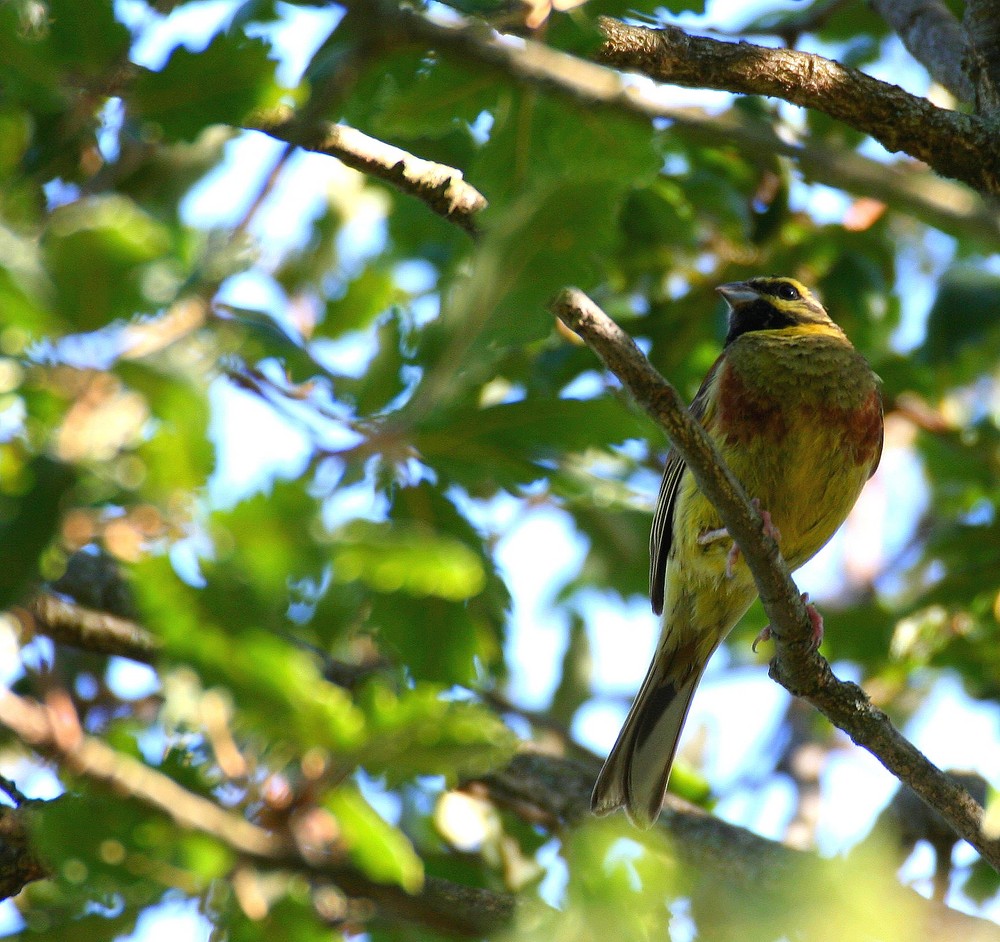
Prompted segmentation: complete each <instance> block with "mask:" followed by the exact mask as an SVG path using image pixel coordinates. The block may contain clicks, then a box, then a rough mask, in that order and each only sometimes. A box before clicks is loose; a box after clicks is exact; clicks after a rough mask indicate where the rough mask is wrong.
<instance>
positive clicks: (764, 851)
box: [465, 753, 1000, 942]
mask: <svg viewBox="0 0 1000 942" xmlns="http://www.w3.org/2000/svg"><path fill="white" fill-rule="evenodd" d="M597 768H598V763H596V762H577V761H573V760H568V759H559V758H556V757H554V756H548V755H538V754H530V753H524V754H522V755H519V756H517V757H515V758H514V760H513V761H512V762H511V763H510V765H508V766H507V767H506V768H505V769H503V770H501V771H499V772H496V773H493V774H491V775H487V776H484V777H483V778H482V779H480V780H477V781H474V782H471V783H467V785H466V786H465V787H466V790H468V791H470V792H472V793H474V794H482V795H484V796H485V797H488V798H489V799H490V800H491V801H493V802H494V803H496V804H498V805H501V806H503V807H506V808H509V809H510V810H512V811H513V812H514V813H515V814H517V815H518V816H520V817H522V818H524V819H526V820H528V821H532V822H535V823H539V824H542V825H543V826H545V827H548V828H560V827H572V826H574V825H578V824H581V823H582V822H583V821H585V820H587V819H588V818H589V817H590V792H591V787H592V784H593V781H594V778H595V776H596V774H597ZM666 806H667V809H668V813H667V814H664V815H662V816H661V817H660V824H661V825H662V826H663V827H665V829H666V830H667V831H668V833H669V834H670V835H671V837H672V838H673V841H672V843H671V852H672V855H673V856H674V858H675V860H676V863H677V865H678V866H679V869H680V870H681V871H682V872H683V873H684V874H685V876H686V878H687V879H689V880H690V881H691V882H692V884H693V887H694V894H696V895H705V896H709V897H711V896H713V895H714V896H718V895H729V896H732V895H733V894H747V896H748V897H752V898H753V899H754V900H755V902H756V903H757V905H756V906H755V909H756V910H757V911H758V912H759V911H761V910H767V909H769V908H773V909H774V910H775V911H776V912H779V913H780V919H781V926H780V930H779V931H776V935H778V934H785V935H787V934H789V933H791V934H793V935H794V934H795V929H796V925H797V921H796V920H797V918H798V916H799V913H805V914H807V915H806V921H808V919H809V918H811V917H810V916H809V915H808V914H810V913H814V912H815V906H816V904H817V902H821V903H822V905H828V904H829V900H830V898H831V896H832V895H834V894H836V898H837V899H838V900H840V901H842V903H843V905H844V906H845V907H846V911H845V910H844V909H842V910H841V911H840V915H841V916H842V917H843V922H844V924H845V926H847V927H849V929H846V930H845V931H846V932H847V933H848V934H847V935H846V936H845V935H843V934H841V935H838V936H837V937H838V938H840V939H841V940H843V939H844V938H852V939H853V938H855V937H856V936H857V935H861V936H862V937H863V938H865V939H868V940H873V939H886V938H887V936H886V933H895V931H896V928H897V927H898V924H896V925H895V926H890V925H888V924H886V923H885V921H884V917H885V911H886V910H889V911H892V912H906V913H908V915H909V917H910V918H909V920H908V922H907V927H908V931H909V932H910V933H911V934H910V935H909V936H908V938H910V939H911V940H913V942H917V940H920V942H952V940H954V939H962V940H963V942H971V940H977V942H987V940H989V942H997V940H1000V928H998V927H997V926H995V925H994V924H993V923H991V922H988V921H986V920H983V919H976V918H973V917H970V916H967V915H965V914H964V913H958V912H955V911H954V910H951V909H949V908H947V907H946V906H943V905H941V904H939V903H936V902H933V901H930V900H926V899H924V898H922V897H921V896H919V895H918V894H917V893H915V892H914V891H912V890H909V889H906V888H905V887H902V886H900V885H899V883H898V882H896V880H895V879H893V878H891V877H886V878H884V879H881V880H879V883H878V887H877V888H875V887H872V886H868V887H867V889H868V891H869V893H871V894H873V895H874V894H875V893H877V894H878V898H879V900H880V901H882V903H883V904H884V905H883V906H879V907H872V906H870V905H864V904H861V905H858V904H852V903H851V902H850V901H849V900H848V899H846V898H845V897H844V896H843V894H842V893H838V892H837V888H838V887H842V886H844V885H845V883H849V882H850V881H851V880H852V879H854V880H856V879H857V878H858V873H857V869H858V865H857V863H856V862H855V861H850V862H845V861H843V860H822V859H820V858H818V857H816V855H814V854H811V853H807V852H804V851H798V850H792V849H791V848H789V847H785V846H784V845H782V844H779V843H778V842H776V841H771V840H768V839H767V838H763V837H760V836H759V835H757V834H754V833H753V832H751V831H748V830H746V829H745V828H741V827H737V826H735V825H732V824H728V823H727V822H725V821H722V820H720V819H719V818H716V817H714V816H713V815H710V814H706V813H705V812H704V811H701V810H700V809H698V808H694V807H692V806H690V805H688V804H687V803H686V802H684V801H683V800H681V799H680V798H677V797H676V796H674V795H671V794H669V793H668V794H667V797H666ZM870 875H872V871H871V870H868V871H867V872H866V877H867V876H870ZM872 878H875V879H877V877H874V876H873V877H872ZM772 899H773V900H774V904H773V907H769V906H768V901H769V900H772ZM864 899H865V900H866V901H870V900H871V899H872V896H871V895H866V896H865V897H864ZM802 931H803V934H804V935H805V936H807V937H812V936H811V933H810V932H809V930H808V928H807V927H806V926H803V927H802Z"/></svg>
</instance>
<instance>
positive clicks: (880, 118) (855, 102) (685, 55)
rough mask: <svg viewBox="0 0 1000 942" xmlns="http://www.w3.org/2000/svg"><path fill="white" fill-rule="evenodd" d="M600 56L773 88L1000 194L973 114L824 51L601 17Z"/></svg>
mask: <svg viewBox="0 0 1000 942" xmlns="http://www.w3.org/2000/svg"><path fill="white" fill-rule="evenodd" d="M600 24H601V29H602V30H603V32H604V35H605V43H604V46H603V47H602V48H601V51H600V53H599V58H600V59H601V61H602V62H606V63H608V64H609V65H613V66H615V67H616V68H620V69H627V70H630V71H634V72H639V73H641V74H643V75H647V76H649V77H650V78H653V79H656V80H657V81H660V82H667V83H670V84H673V85H684V86H688V87H693V88H714V89H718V90H721V91H727V92H739V93H742V94H746V95H767V96H770V97H774V98H780V99H782V100H784V101H787V102H791V103H792V104H795V105H801V106H802V107H805V108H814V109H816V110H817V111H822V112H824V113H825V114H828V115H830V116H831V117H833V118H836V119H838V120H839V121H843V122H844V123H845V124H848V125H850V126H851V127H853V128H856V129H857V130H859V131H863V132H864V133H865V134H868V135H870V136H871V137H872V138H874V139H875V140H876V141H878V142H879V143H880V144H882V146H883V147H885V148H886V150H888V151H890V152H896V151H903V152H905V153H907V154H910V155H911V156H913V157H916V158H917V159H918V160H922V161H924V163H926V164H928V165H929V166H931V167H933V168H934V169H935V170H936V171H937V172H938V173H941V174H943V175H945V176H948V177H953V178H954V179H957V180H962V181H963V182H965V183H968V184H969V185H970V186H972V187H973V188H975V189H977V190H980V191H981V192H984V193H992V194H996V193H1000V144H998V141H997V137H996V135H995V134H993V133H992V132H991V130H990V127H989V125H988V124H986V123H985V122H983V121H981V120H979V119H978V118H977V117H975V116H973V115H965V114H961V113H959V112H956V111H948V110H946V109H944V108H938V107H937V106H935V105H933V104H931V103H930V102H929V101H927V100H926V99H925V98H919V97H917V96H915V95H911V94H909V93H908V92H905V91H903V89H901V88H899V87H898V86H896V85H890V84H889V83H887V82H880V81H879V80H878V79H874V78H872V77H871V76H869V75H865V74H864V73H863V72H859V71H858V70H857V69H849V68H846V67H845V66H842V65H841V64H840V63H838V62H834V61H832V60H830V59H825V58H823V57H822V56H817V55H812V54H810V53H806V52H798V51H797V50H793V49H771V48H768V47H765V46H756V45H753V44H752V43H747V42H740V43H730V42H723V41H721V40H718V39H708V38H707V37H703V36H691V35H689V34H688V33H685V32H684V31H683V30H681V29H678V28H677V27H676V26H667V27H664V28H662V29H650V28H649V27H646V26H630V25H628V24H626V23H621V22H619V21H618V20H613V19H611V18H610V17H602V18H601V20H600Z"/></svg>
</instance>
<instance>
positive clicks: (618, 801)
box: [590, 645, 712, 828]
mask: <svg viewBox="0 0 1000 942" xmlns="http://www.w3.org/2000/svg"><path fill="white" fill-rule="evenodd" d="M711 653H712V652H711V650H709V651H707V652H698V651H696V649H695V646H694V645H685V646H683V647H681V648H679V649H675V650H671V651H665V650H663V648H662V647H661V649H660V650H659V651H658V652H657V654H656V657H654V658H653V663H652V664H650V666H649V671H648V672H647V673H646V679H645V680H644V681H643V682H642V687H640V688H639V693H638V694H637V695H636V698H635V702H634V703H633V704H632V709H631V710H629V712H628V716H627V717H626V719H625V725H624V726H622V731H621V732H620V733H619V734H618V741H617V742H616V743H615V745H614V748H613V749H612V750H611V752H610V754H609V755H608V759H607V761H606V762H605V763H604V768H603V769H601V774H600V775H599V776H598V777H597V784H596V785H595V786H594V794H593V797H592V798H591V802H590V805H591V809H592V810H593V812H594V814H597V815H605V814H610V813H611V812H612V811H614V810H616V809H617V808H624V809H625V812H626V814H628V816H629V818H630V819H631V821H632V822H633V823H634V824H636V825H637V826H638V827H641V828H649V827H652V825H653V823H654V822H655V821H656V818H657V816H658V815H659V813H660V806H661V805H662V804H663V795H664V792H665V791H666V790H667V779H669V778H670V767H671V765H673V761H674V753H675V752H677V742H678V740H679V739H680V736H681V730H682V729H683V728H684V720H685V719H686V718H687V714H688V708H689V707H690V706H691V698H692V697H693V696H694V692H695V690H696V689H697V687H698V681H700V680H701V675H702V673H703V672H704V670H705V664H706V663H708V658H709V656H710V655H711Z"/></svg>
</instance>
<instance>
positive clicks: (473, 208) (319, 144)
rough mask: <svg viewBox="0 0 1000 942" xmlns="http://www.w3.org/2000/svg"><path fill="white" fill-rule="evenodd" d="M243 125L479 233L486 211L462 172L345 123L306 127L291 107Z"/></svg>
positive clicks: (312, 123) (483, 199)
mask: <svg viewBox="0 0 1000 942" xmlns="http://www.w3.org/2000/svg"><path fill="white" fill-rule="evenodd" d="M244 126H245V127H246V128H247V129H249V130H253V131H261V132H262V133H264V134H267V135H268V136H270V137H274V138H277V139H278V140H282V141H287V142H288V143H290V144H295V145H297V146H299V147H302V148H304V149H305V150H309V151H313V152H314V153H317V154H327V155H328V156H330V157H336V158H337V159H338V160H339V161H341V162H342V163H344V164H346V165H347V166H348V167H353V168H354V169H355V170H360V171H361V172H362V173H367V174H370V175H371V176H373V177H377V178H378V179H380V180H384V181H385V182H386V183H389V184H391V185H392V186H394V187H395V188H396V189H398V190H400V191H401V192H403V193H409V194H410V195H411V196H415V197H417V199H420V200H423V201H424V202H425V203H426V204H427V205H428V206H429V207H430V208H431V209H432V210H433V211H434V212H435V213H437V214H438V215H439V216H443V217H444V218H445V219H447V220H448V221H449V222H453V223H455V224H456V225H457V226H460V227H461V228H462V229H464V230H465V231H466V232H468V233H469V234H470V235H473V236H475V235H477V234H478V229H477V226H476V223H475V216H476V214H477V213H479V212H480V211H481V210H483V209H485V208H486V198H485V197H484V196H483V195H482V193H480V192H479V191H478V190H477V189H476V188H475V187H474V186H472V185H471V184H469V183H467V182H466V181H465V179H464V178H463V176H462V171H461V170H456V169H455V168H454V167H448V166H445V165H444V164H439V163H434V162H433V161H431V160H424V159H423V158H421V157H416V156H414V155H413V154H410V153H408V152H407V151H405V150H402V149H401V148H399V147H394V146H393V145H392V144H386V143H385V142H384V141H380V140H377V139H376V138H374V137H369V136H368V135H367V134H364V133H363V132H361V131H359V130H357V128H352V127H349V126H347V125H346V124H332V123H330V122H327V121H317V122H311V123H309V125H308V126H305V123H304V122H303V121H301V120H300V119H299V118H298V116H296V115H295V112H294V111H292V110H291V109H290V108H280V109H276V110H274V111H270V112H267V113H258V114H257V115H254V116H253V118H252V119H251V120H250V121H249V122H247V123H246V124H245V125H244Z"/></svg>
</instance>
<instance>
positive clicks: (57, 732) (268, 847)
mask: <svg viewBox="0 0 1000 942" xmlns="http://www.w3.org/2000/svg"><path fill="white" fill-rule="evenodd" d="M0 723H2V724H3V725H4V726H6V727H8V728H9V729H10V730H12V731H13V732H14V733H15V734H16V735H17V736H18V737H19V738H20V739H21V740H23V741H24V742H25V743H28V744H29V745H31V746H32V747H33V748H35V749H37V750H39V751H41V752H44V753H46V754H48V755H52V756H54V757H55V758H56V760H57V761H58V762H59V763H60V765H62V766H63V767H64V768H66V769H67V770H68V771H70V772H72V773H73V774H75V775H80V776H84V777H86V778H88V779H90V780H91V781H95V782H99V783H100V784H102V785H105V786H107V787H108V788H109V789H111V790H112V791H113V792H115V793H116V794H125V795H128V796H130V797H132V798H135V799H137V800H138V801H141V802H142V803H143V804H145V805H147V806H148V807H150V808H154V809H156V810H157V811H159V812H161V813H163V814H165V815H166V816H167V817H169V818H170V819H171V820H172V821H173V822H174V823H175V824H176V825H178V826H179V827H182V828H190V829H192V830H197V831H200V832H202V833H204V834H209V835H211V836H212V837H214V838H216V839H217V840H219V841H221V842H222V843H223V844H225V845H226V846H228V847H230V848H232V849H233V850H234V851H237V852H238V853H239V854H240V855H242V856H243V857H244V858H248V859H251V860H255V861H257V862H259V863H261V864H263V865H265V866H270V867H275V866H280V867H285V868H289V869H294V870H299V871H302V872H305V873H308V874H311V875H313V876H321V877H325V878H327V879H329V880H332V881H333V882H334V883H336V884H337V885H338V886H339V887H340V888H341V889H343V890H344V891H345V892H346V893H349V894H351V895H353V896H360V897H365V898H367V899H370V900H372V901H373V902H374V903H375V904H376V905H377V906H378V907H379V908H380V909H381V910H382V911H383V913H384V914H385V915H386V916H387V917H388V918H390V919H402V920H405V921H409V922H416V923H418V924H420V925H422V926H426V927H428V928H431V929H434V930H437V931H439V932H444V933H447V934H449V935H455V936H463V937H466V936H468V937H476V936H482V935H485V934H486V933H488V932H491V931H493V930H495V929H497V928H499V927H500V926H502V925H503V924H504V923H505V922H506V921H507V920H509V919H510V917H511V916H512V914H513V911H514V901H513V898H512V897H510V896H508V895H507V894H503V893H493V892H490V891H488V890H482V889H478V888H475V887H467V886H461V885H459V884H454V883H449V882H448V881H446V880H440V879H436V878H433V877H429V878H427V879H426V880H425V883H424V886H423V889H422V890H420V891H419V892H418V893H415V894H410V893H407V892H406V891H405V890H404V889H402V887H399V886H394V885H388V884H382V883H376V882H375V881H373V880H371V879H370V878H369V877H367V876H365V875H364V874H363V873H361V872H360V871H358V870H356V869H354V868H353V867H350V866H346V865H344V864H343V863H341V862H339V861H338V860H335V859H329V860H325V861H324V860H317V859H316V858H317V849H316V848H315V847H311V848H310V851H309V855H308V856H306V855H304V854H303V853H302V852H301V851H300V850H299V848H298V847H297V845H296V842H295V840H294V839H293V837H292V836H291V835H290V834H284V833H277V832H274V831H269V830H267V829H266V828H262V827H260V826H259V825H256V824H254V823H252V822H251V821H248V820H246V818H243V817H241V816H240V815H238V814H235V813H234V812H231V811H226V810H225V809H223V808H221V807H220V806H219V805H217V804H215V802H213V801H210V800H209V799H207V798H203V797H201V796H200V795H195V794H194V793H192V792H189V791H187V789H185V788H182V787H181V786H180V785H178V784H177V783H176V782H175V781H174V780H173V779H171V778H169V777H168V776H166V775H164V774H163V773H161V772H158V771H157V770H156V769H154V768H151V767H150V766H147V765H145V764H144V763H142V762H140V761H139V760H138V759H134V758H132V757H131V756H127V755H123V754H122V753H119V752H116V751H115V750H114V749H112V748H111V747H110V746H108V745H107V744H106V743H105V742H103V741H101V740H99V739H96V738H94V737H91V736H86V735H83V733H82V732H81V731H80V728H79V726H75V727H74V726H73V725H72V724H71V723H70V724H68V723H67V722H66V721H65V718H64V717H61V716H60V714H59V711H56V710H53V709H51V708H48V707H45V706H42V705H40V704H37V703H32V702H31V701H30V700H26V699H24V698H23V697H19V696H17V695H16V694H13V693H11V692H10V691H9V690H0ZM57 800H58V799H57ZM37 807H40V806H39V804H38V803H35V802H32V803H31V804H30V805H27V806H25V807H24V808H23V809H17V810H16V811H10V812H7V813H5V814H3V815H0V837H3V836H4V834H5V831H9V832H10V834H9V835H8V839H9V841H10V846H11V847H12V848H13V849H14V850H17V849H18V848H20V851H19V852H18V854H17V856H16V860H15V861H14V862H15V863H16V866H17V872H18V873H19V874H20V876H19V878H18V879H20V886H23V885H24V884H25V883H27V882H30V881H31V880H35V879H39V878H40V877H42V876H44V875H45V868H44V865H43V864H42V863H41V862H39V861H38V860H37V859H36V858H34V857H33V856H32V855H31V854H30V853H29V852H28V851H27V850H26V848H27V842H26V840H25V839H24V834H25V831H26V825H25V820H24V815H25V814H28V813H30V812H31V811H33V810H34V809H36V808H37ZM15 838H17V839H16V840H15ZM2 843H3V842H2V841H0V844H2ZM11 853H13V852H11ZM7 856H11V854H8V855H7ZM0 857H2V858H3V862H8V861H7V860H6V857H4V855H2V854H0ZM18 879H15V878H13V877H12V876H11V874H9V873H0V885H2V886H5V887H7V888H8V889H9V890H11V891H12V892H16V891H17V890H18V889H20V886H18Z"/></svg>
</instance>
